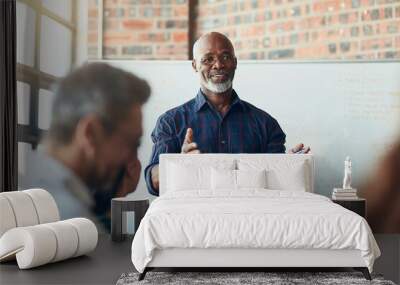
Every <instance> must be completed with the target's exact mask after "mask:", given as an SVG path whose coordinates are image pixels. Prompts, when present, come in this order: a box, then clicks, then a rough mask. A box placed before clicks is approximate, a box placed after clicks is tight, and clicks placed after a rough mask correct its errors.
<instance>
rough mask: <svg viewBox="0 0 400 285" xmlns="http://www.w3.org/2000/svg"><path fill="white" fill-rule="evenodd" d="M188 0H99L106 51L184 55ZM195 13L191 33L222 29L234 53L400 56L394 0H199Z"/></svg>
mask: <svg viewBox="0 0 400 285" xmlns="http://www.w3.org/2000/svg"><path fill="white" fill-rule="evenodd" d="M91 1H92V2H93V4H94V5H91V9H90V10H89V28H92V27H93V25H91V24H90V23H91V21H94V20H95V13H94V10H93V11H92V7H94V6H95V2H96V1H95V0H91ZM188 1H189V0H186V1H179V0H164V1H163V0H147V1H146V0H104V8H105V9H104V35H103V39H104V57H105V58H133V59H187V58H188V9H189V5H188ZM91 13H93V15H91ZM196 14H197V17H196V30H195V32H196V37H197V36H199V35H201V34H203V33H205V32H209V31H219V32H222V33H225V34H226V35H227V36H228V37H229V38H230V39H231V40H232V41H233V43H234V46H235V49H236V54H237V56H238V58H239V59H381V58H400V1H399V0H324V1H323V0H319V1H315V0H314V1H312V0H239V1H232V0H198V6H197V10H196ZM95 38H96V36H95V35H94V34H92V33H91V32H89V50H90V49H91V48H93V49H94V48H95V47H92V46H91V41H92V42H93V41H94V39H95Z"/></svg>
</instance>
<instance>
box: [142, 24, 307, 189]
mask: <svg viewBox="0 0 400 285" xmlns="http://www.w3.org/2000/svg"><path fill="white" fill-rule="evenodd" d="M192 66H193V69H194V71H195V72H196V73H198V75H199V79H200V90H199V91H198V93H197V95H196V97H195V98H193V99H192V100H190V101H188V102H186V103H184V104H183V105H181V106H178V107H176V108H173V109H171V110H169V111H167V112H166V113H164V114H163V115H161V116H160V117H159V119H158V121H157V124H156V126H155V128H154V130H153V132H152V134H151V138H152V140H153V143H154V145H153V151H152V155H151V160H150V163H149V165H148V166H147V167H146V169H145V178H146V183H147V187H148V190H149V192H150V194H153V195H158V189H159V174H158V163H159V155H160V154H162V153H191V154H192V153H284V152H285V138H286V135H285V133H284V132H283V131H282V129H281V127H280V126H279V124H278V122H277V121H276V120H275V119H274V118H273V117H272V116H271V115H269V114H268V113H266V112H265V111H263V110H261V109H258V108H257V107H255V106H253V105H251V104H250V103H248V102H246V101H243V100H241V99H240V98H239V96H238V95H237V93H236V92H235V90H233V88H232V82H233V78H234V76H235V70H236V66H237V59H236V57H235V51H234V48H233V45H232V43H231V41H230V40H229V39H228V38H227V37H226V36H224V35H222V34H220V33H216V32H212V33H208V34H205V35H203V36H202V37H200V38H199V39H198V40H197V41H196V43H195V44H194V46H193V61H192ZM309 150H310V148H309V147H307V148H304V145H303V144H299V145H297V146H296V147H294V148H293V149H291V150H290V151H289V153H307V152H309Z"/></svg>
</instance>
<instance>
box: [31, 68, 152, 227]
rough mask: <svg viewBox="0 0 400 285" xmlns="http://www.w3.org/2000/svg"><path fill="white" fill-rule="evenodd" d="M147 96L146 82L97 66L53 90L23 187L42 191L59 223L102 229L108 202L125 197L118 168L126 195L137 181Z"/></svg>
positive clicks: (121, 72) (64, 79) (79, 73)
mask: <svg viewBox="0 0 400 285" xmlns="http://www.w3.org/2000/svg"><path fill="white" fill-rule="evenodd" d="M149 96H150V87H149V85H148V84H147V82H146V81H144V80H142V79H140V78H138V77H136V76H135V75H133V74H131V73H128V72H125V71H123V70H120V69H117V68H114V67H111V66H109V65H107V64H103V63H93V64H87V65H85V66H83V67H81V68H79V69H77V70H75V71H74V72H72V73H71V74H69V75H68V76H66V77H65V78H63V79H62V80H61V81H60V82H59V83H58V85H57V88H56V90H55V99H54V102H53V109H52V121H51V125H50V129H49V131H48V134H47V136H46V137H45V139H44V141H43V145H44V151H38V152H37V153H35V156H34V157H33V159H29V162H28V168H27V181H25V182H26V183H24V184H26V185H24V187H25V188H28V187H29V188H33V187H40V188H44V189H46V190H48V191H49V192H50V193H51V194H52V195H53V197H54V199H55V200H56V202H57V205H58V207H59V209H60V216H61V219H68V218H72V217H88V218H90V219H92V220H93V221H94V222H95V223H96V224H97V225H101V224H103V225H108V223H107V221H106V220H107V219H106V218H105V217H106V216H107V212H108V209H109V204H110V199H111V198H112V197H116V196H124V195H125V194H127V193H126V192H124V193H121V191H119V190H118V189H117V185H118V182H121V181H122V180H123V179H125V178H123V177H124V174H123V172H122V170H124V169H128V170H129V171H128V174H129V177H130V180H131V181H133V182H134V184H135V185H131V186H133V187H132V188H131V191H133V190H134V189H135V188H136V185H137V182H138V179H139V175H140V169H141V166H140V162H139V161H138V159H137V149H138V147H139V145H140V138H141V136H142V112H141V107H142V105H143V104H144V103H145V102H146V101H147V99H148V98H149ZM123 189H125V188H123ZM106 228H107V226H106ZM99 230H100V231H101V230H102V229H101V226H100V228H99ZM103 230H104V228H103Z"/></svg>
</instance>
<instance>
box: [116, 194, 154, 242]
mask: <svg viewBox="0 0 400 285" xmlns="http://www.w3.org/2000/svg"><path fill="white" fill-rule="evenodd" d="M148 208H149V200H148V199H144V200H136V199H131V198H129V197H124V198H113V199H112V200H111V239H112V241H118V242H119V241H123V240H124V239H125V238H126V237H127V236H129V235H134V233H135V232H136V230H137V228H138V227H139V224H140V221H141V220H142V218H143V217H144V215H145V214H146V211H147V209H148ZM131 217H134V218H133V219H130V218H131ZM129 227H133V228H134V229H133V231H129V230H128V228H129Z"/></svg>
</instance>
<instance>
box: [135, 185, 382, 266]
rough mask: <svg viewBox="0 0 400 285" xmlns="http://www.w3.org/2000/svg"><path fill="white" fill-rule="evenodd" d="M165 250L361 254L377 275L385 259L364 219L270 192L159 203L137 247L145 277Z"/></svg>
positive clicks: (178, 196) (170, 198)
mask: <svg viewBox="0 0 400 285" xmlns="http://www.w3.org/2000/svg"><path fill="white" fill-rule="evenodd" d="M217 195H218V196H217ZM165 248H274V249H281V248H289V249H299V248H301V249H358V250H360V251H361V256H362V258H363V259H364V260H365V264H366V266H367V267H368V269H369V270H370V271H371V272H372V267H373V263H374V260H375V259H376V258H377V257H378V256H379V255H380V251H379V248H378V246H377V244H376V242H375V239H374V237H373V235H372V232H371V230H370V228H369V226H368V224H367V222H366V221H365V220H364V219H363V218H362V217H360V216H359V215H357V214H355V213H353V212H351V211H349V210H346V209H344V208H342V207H341V206H339V205H337V204H335V203H333V202H332V201H330V200H329V199H328V198H326V197H324V196H321V195H317V194H312V193H307V192H298V191H278V190H266V189H246V190H244V189H242V190H240V191H229V190H226V191H221V190H219V191H218V193H215V192H214V193H211V192H210V193H209V194H207V192H204V191H201V192H199V191H185V192H179V193H177V192H171V193H166V194H165V195H163V196H162V197H159V198H157V199H156V200H155V201H154V202H153V203H152V204H151V206H150V208H149V210H148V211H147V213H146V215H145V217H144V218H143V220H142V222H141V223H140V226H139V228H138V231H137V233H136V235H135V238H134V240H133V243H132V262H133V264H134V266H135V268H136V269H137V270H138V271H139V272H143V270H144V268H145V267H146V265H147V264H148V263H149V262H150V261H151V260H152V258H153V252H154V250H155V249H165Z"/></svg>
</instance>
